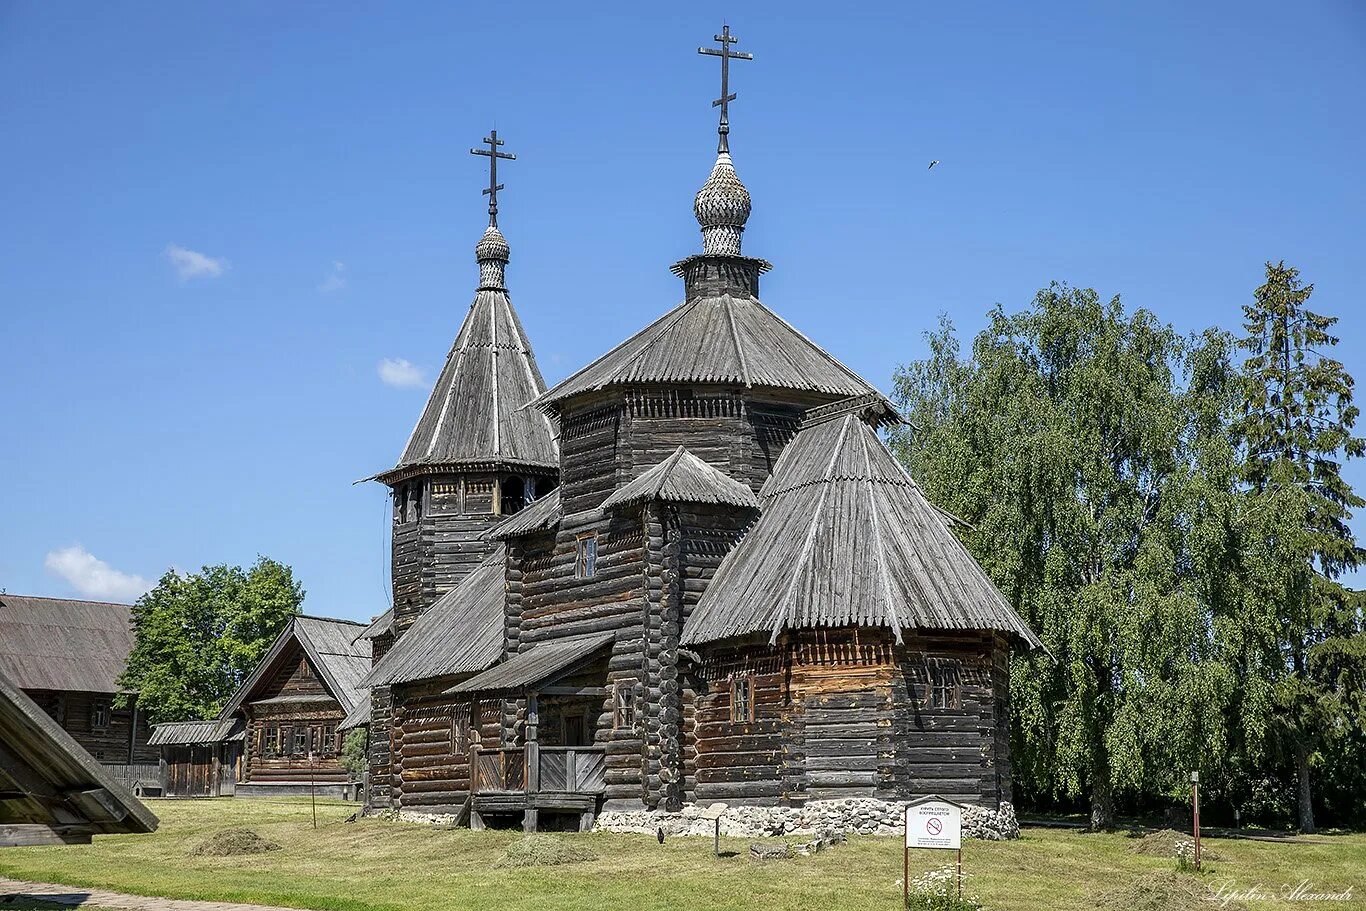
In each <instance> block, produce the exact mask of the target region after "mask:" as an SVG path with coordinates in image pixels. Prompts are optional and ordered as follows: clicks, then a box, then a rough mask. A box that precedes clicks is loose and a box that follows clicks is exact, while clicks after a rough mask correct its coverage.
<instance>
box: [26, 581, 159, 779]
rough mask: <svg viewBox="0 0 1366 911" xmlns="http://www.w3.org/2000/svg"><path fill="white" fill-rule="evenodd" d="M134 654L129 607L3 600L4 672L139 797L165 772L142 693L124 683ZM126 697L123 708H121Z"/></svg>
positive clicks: (29, 598) (43, 599)
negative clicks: (152, 738) (142, 707)
mask: <svg viewBox="0 0 1366 911" xmlns="http://www.w3.org/2000/svg"><path fill="white" fill-rule="evenodd" d="M132 648H133V625H132V607H131V606H130V605H127V604H113V603H109V602H105V601H76V600H69V599H65V598H33V597H25V596H21V595H8V594H0V673H2V674H4V675H5V676H7V677H8V678H9V679H10V681H11V682H12V683H14V685H16V686H18V687H19V688H20V689H22V690H23V691H24V692H25V693H26V694H27V695H28V696H29V697H30V698H31V699H33V701H34V702H36V703H37V704H38V705H39V706H41V707H42V709H43V710H44V711H45V712H47V713H48V715H49V716H51V717H52V719H53V720H54V721H56V722H57V724H58V725H60V726H61V728H62V729H63V730H64V731H66V732H67V733H68V734H70V735H71V736H72V737H73V738H74V739H75V740H76V742H77V743H79V744H80V745H81V746H82V747H83V748H84V749H85V750H86V751H87V752H89V753H90V755H92V756H93V757H94V758H95V760H96V761H98V762H101V763H104V764H105V765H106V766H107V767H108V768H107V771H108V772H109V773H110V774H112V775H113V776H114V777H115V778H117V779H119V780H121V781H123V782H124V783H125V784H127V785H129V786H130V787H133V788H134V789H136V790H139V791H141V790H143V789H146V788H148V787H153V786H155V783H156V782H157V780H158V775H159V770H158V767H157V750H156V748H155V747H153V746H151V745H150V744H149V743H148V739H149V737H150V736H151V728H150V727H149V725H148V724H147V720H146V718H144V717H143V716H142V714H141V713H140V712H139V711H138V707H137V698H136V694H135V693H129V692H126V691H124V690H123V688H122V687H120V686H119V682H118V678H119V675H120V674H122V673H123V669H124V667H125V666H126V665H127V663H128V654H129V652H130V651H131V650H132ZM121 695H122V696H126V697H128V702H129V704H128V705H127V706H125V707H119V706H117V705H115V702H116V701H117V699H118V697H119V696H121Z"/></svg>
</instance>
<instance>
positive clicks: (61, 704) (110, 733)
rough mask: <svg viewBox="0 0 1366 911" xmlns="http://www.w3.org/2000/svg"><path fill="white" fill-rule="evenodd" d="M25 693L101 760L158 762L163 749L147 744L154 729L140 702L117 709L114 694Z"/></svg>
mask: <svg viewBox="0 0 1366 911" xmlns="http://www.w3.org/2000/svg"><path fill="white" fill-rule="evenodd" d="M24 692H25V693H27V694H28V696H29V697H30V698H31V699H33V701H34V702H36V703H38V705H40V706H42V708H43V710H44V711H46V712H47V713H48V715H50V716H51V717H52V719H53V720H54V721H56V722H57V723H58V724H59V725H61V726H62V729H63V730H65V731H66V732H67V733H68V734H70V735H71V736H72V737H73V738H74V739H75V741H76V742H77V743H79V744H80V745H81V746H82V747H84V748H85V749H86V751H87V752H88V753H90V755H91V756H94V757H95V758H96V759H97V760H99V761H100V762H109V763H134V762H156V761H157V760H158V759H159V758H160V751H159V750H158V749H157V748H156V747H154V746H148V744H147V740H148V738H150V737H151V736H152V729H151V727H150V726H149V725H148V724H147V719H146V718H145V717H144V716H143V714H142V713H141V712H138V711H137V710H136V703H134V704H133V705H131V706H129V707H127V708H115V707H114V698H115V694H113V693H88V692H78V691H72V690H25V691H24Z"/></svg>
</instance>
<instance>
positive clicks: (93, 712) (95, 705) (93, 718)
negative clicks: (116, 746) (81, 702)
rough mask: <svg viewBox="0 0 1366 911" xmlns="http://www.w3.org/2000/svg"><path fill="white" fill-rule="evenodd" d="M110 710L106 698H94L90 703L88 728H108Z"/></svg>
mask: <svg viewBox="0 0 1366 911" xmlns="http://www.w3.org/2000/svg"><path fill="white" fill-rule="evenodd" d="M111 714H112V713H111V711H110V707H109V700H108V699H94V700H91V703H90V730H92V731H106V730H108V729H109V722H110V718H111Z"/></svg>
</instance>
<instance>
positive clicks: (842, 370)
mask: <svg viewBox="0 0 1366 911" xmlns="http://www.w3.org/2000/svg"><path fill="white" fill-rule="evenodd" d="M689 382H691V383H724V384H730V383H735V384H738V385H743V386H751V387H771V388H779V389H800V390H808V391H811V392H817V393H821V394H825V395H831V396H839V397H843V396H851V395H867V394H878V392H877V390H876V389H874V388H873V387H872V386H871V385H870V384H869V383H867V382H866V381H865V380H864V379H863V378H862V377H860V376H859V375H858V374H856V373H854V371H852V370H850V369H849V368H848V367H846V366H844V365H843V364H841V363H840V362H839V361H837V360H835V358H834V357H832V356H831V355H830V354H829V353H827V352H826V351H825V350H824V349H822V348H821V347H820V346H819V345H817V344H816V343H815V342H813V341H811V340H810V339H809V338H807V337H806V336H805V335H802V333H800V332H798V331H797V330H796V329H795V328H793V327H792V326H791V325H790V324H789V323H788V322H787V321H786V320H784V319H783V318H782V317H780V316H778V314H776V313H774V312H773V311H772V310H770V309H768V308H767V307H765V306H764V305H763V304H761V303H760V302H759V301H758V299H756V298H753V297H746V296H734V295H731V294H719V295H714V296H698V297H696V298H694V299H692V300H688V301H684V302H683V303H681V304H679V305H678V306H677V307H675V308H674V309H672V310H670V311H669V312H668V313H666V314H664V315H663V316H662V317H660V318H659V319H657V320H655V321H654V322H653V323H651V324H650V325H648V326H646V327H645V328H644V329H642V330H640V331H639V332H637V333H636V334H635V335H633V336H631V337H630V338H629V339H627V340H626V341H624V342H622V343H621V344H620V345H618V346H617V347H615V348H613V349H612V350H611V351H609V352H607V353H606V354H604V355H603V356H602V357H600V358H598V359H597V360H596V361H594V362H593V363H591V364H589V365H588V366H587V367H584V368H583V369H582V370H580V371H579V372H578V373H575V374H574V375H573V376H571V377H569V378H568V379H566V380H564V381H563V382H561V383H560V384H559V385H557V386H555V387H554V388H553V389H551V390H550V391H549V392H546V393H545V394H544V395H542V396H540V397H539V398H538V399H536V404H537V405H541V406H552V407H553V406H554V405H555V404H556V403H557V402H560V401H561V400H563V399H566V398H568V397H570V396H573V395H577V394H579V393H582V392H589V391H591V390H594V389H602V388H604V387H607V386H618V385H627V384H633V383H689Z"/></svg>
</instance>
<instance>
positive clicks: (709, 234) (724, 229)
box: [693, 152, 750, 256]
mask: <svg viewBox="0 0 1366 911" xmlns="http://www.w3.org/2000/svg"><path fill="white" fill-rule="evenodd" d="M749 210H750V198H749V191H748V190H746V189H745V185H744V184H742V183H741V182H740V178H739V176H737V175H736V173H735V164H734V163H733V162H732V161H731V160H730V153H729V152H721V153H720V154H718V155H717V156H716V164H715V166H713V167H712V169H711V176H710V177H708V178H707V182H706V183H704V184H702V189H700V190H698V191H697V196H696V198H694V199H693V214H694V215H695V216H697V223H698V224H699V225H701V226H702V253H703V254H704V255H721V256H739V255H740V235H741V234H743V233H744V230H745V222H747V221H748V220H749Z"/></svg>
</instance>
